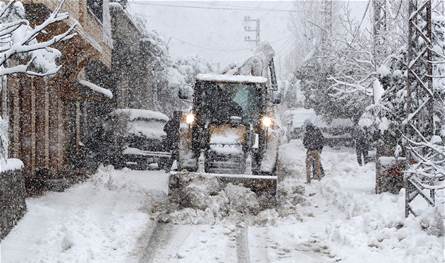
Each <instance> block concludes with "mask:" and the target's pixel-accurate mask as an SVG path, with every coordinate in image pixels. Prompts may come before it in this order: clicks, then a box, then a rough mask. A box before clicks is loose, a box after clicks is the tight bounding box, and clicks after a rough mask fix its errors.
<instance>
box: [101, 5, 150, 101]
mask: <svg viewBox="0 0 445 263" xmlns="http://www.w3.org/2000/svg"><path fill="white" fill-rule="evenodd" d="M110 13H111V25H112V38H113V45H114V48H113V53H112V69H113V75H112V79H113V83H114V84H115V90H116V94H115V96H116V106H117V108H133V109H148V110H156V109H157V85H156V80H157V78H156V76H153V75H152V74H153V68H152V67H153V66H156V65H154V63H153V61H154V60H155V58H154V55H156V54H153V52H151V51H152V49H151V48H152V47H151V45H152V43H151V42H150V39H149V38H147V37H146V36H145V31H146V30H145V29H144V28H143V25H142V24H141V23H138V22H137V21H136V20H135V19H134V17H132V16H131V15H130V14H129V13H128V11H127V10H126V2H125V1H115V2H113V3H111V4H110Z"/></svg>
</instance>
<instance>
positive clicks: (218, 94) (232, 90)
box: [202, 83, 260, 122]
mask: <svg viewBox="0 0 445 263" xmlns="http://www.w3.org/2000/svg"><path fill="white" fill-rule="evenodd" d="M258 93H259V92H258V89H257V86H256V85H255V84H244V83H205V84H204V93H203V100H202V107H203V109H204V111H203V112H204V117H205V118H206V119H207V120H209V121H210V122H226V121H228V120H230V117H232V116H237V117H241V118H242V120H243V122H251V121H253V120H255V119H257V118H258V114H259V106H258V105H259V99H260V96H259V94H258Z"/></svg>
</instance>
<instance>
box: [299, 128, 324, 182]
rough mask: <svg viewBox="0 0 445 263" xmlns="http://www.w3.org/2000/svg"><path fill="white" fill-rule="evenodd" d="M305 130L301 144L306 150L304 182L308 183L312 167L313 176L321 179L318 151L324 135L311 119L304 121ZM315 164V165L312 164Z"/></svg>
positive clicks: (321, 145)
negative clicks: (313, 170)
mask: <svg viewBox="0 0 445 263" xmlns="http://www.w3.org/2000/svg"><path fill="white" fill-rule="evenodd" d="M305 126H306V130H305V133H304V137H303V145H304V147H305V148H306V149H307V152H306V182H307V183H310V182H311V179H312V176H311V175H312V171H311V170H312V169H315V176H314V177H316V178H318V180H320V179H321V160H320V152H321V150H322V149H323V146H324V137H323V134H322V133H321V131H320V129H319V128H317V127H316V126H315V125H314V124H313V123H312V122H311V121H309V120H307V121H305ZM314 164H315V165H314Z"/></svg>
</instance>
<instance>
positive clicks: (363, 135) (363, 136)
mask: <svg viewBox="0 0 445 263" xmlns="http://www.w3.org/2000/svg"><path fill="white" fill-rule="evenodd" d="M353 139H354V143H355V152H356V154H357V162H358V164H359V165H360V166H362V165H363V164H366V163H367V162H368V151H369V139H368V134H367V130H366V128H362V127H360V126H359V125H357V127H355V129H354V134H353ZM362 158H363V160H362Z"/></svg>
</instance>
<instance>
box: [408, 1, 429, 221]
mask: <svg viewBox="0 0 445 263" xmlns="http://www.w3.org/2000/svg"><path fill="white" fill-rule="evenodd" d="M409 14H410V16H409V22H408V27H409V38H408V61H407V62H408V63H407V70H408V78H407V83H406V89H407V108H406V111H407V118H406V120H405V123H404V124H405V134H406V136H407V137H408V138H409V139H410V140H411V141H414V142H419V141H420V142H421V141H422V139H426V140H429V139H430V138H431V137H432V136H433V135H434V120H433V114H434V108H433V105H434V92H433V76H432V75H433V65H432V44H433V43H432V20H431V0H409ZM408 146H409V145H408ZM423 154H425V152H423ZM410 159H412V158H410ZM405 189H406V192H405V216H408V215H409V214H410V213H412V214H414V211H413V209H412V207H411V205H410V203H411V202H412V201H413V200H414V199H415V198H416V197H417V196H421V197H422V198H423V199H425V200H426V201H427V202H428V204H430V205H431V206H434V203H435V201H434V188H432V189H429V190H430V196H427V195H425V194H424V193H423V190H425V189H426V188H425V186H424V185H422V184H421V183H419V181H418V180H416V177H415V174H414V175H410V176H407V177H405Z"/></svg>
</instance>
